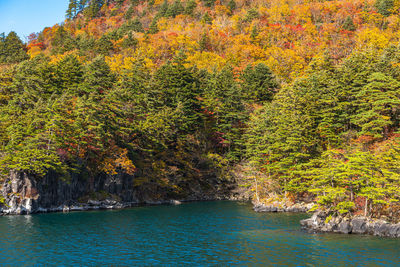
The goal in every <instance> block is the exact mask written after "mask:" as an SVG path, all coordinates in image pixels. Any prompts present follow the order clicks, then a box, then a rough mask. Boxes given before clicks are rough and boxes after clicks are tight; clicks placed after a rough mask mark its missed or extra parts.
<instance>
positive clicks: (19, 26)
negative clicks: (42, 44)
mask: <svg viewBox="0 0 400 267" xmlns="http://www.w3.org/2000/svg"><path fill="white" fill-rule="evenodd" d="M68 2H69V1H68V0H0V33H2V32H5V33H6V34H7V33H8V32H10V31H15V32H17V34H18V35H19V37H21V39H22V40H24V41H25V37H26V36H28V35H29V34H31V33H32V32H40V31H41V30H43V28H44V27H47V26H52V25H54V24H56V23H60V22H63V21H64V19H65V11H66V10H67V7H68Z"/></svg>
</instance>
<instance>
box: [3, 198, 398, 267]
mask: <svg viewBox="0 0 400 267" xmlns="http://www.w3.org/2000/svg"><path fill="white" fill-rule="evenodd" d="M304 217H305V215H304V214H271V213H255V212H253V211H252V209H251V205H249V204H241V203H236V202H224V201H221V202H202V203H200V202H199V203H188V204H183V205H180V206H154V207H138V208H132V209H126V210H118V211H95V212H76V213H68V214H62V213H53V214H38V215H29V216H8V217H1V218H0V262H1V265H12V266H23V265H64V266H82V265H91V266H93V265H95V266H99V265H113V266H128V265H129V266H131V265H139V266H182V265H183V266H185V265H191V266H217V265H218V266H221V265H222V266H226V265H235V266H268V265H289V266H333V265H335V266H338V265H341V266H349V265H350V266H354V265H357V266H377V265H382V266H385V265H387V266H395V265H399V266H400V239H399V240H397V239H388V238H377V237H370V236H351V235H339V234H316V235H310V234H307V233H305V232H303V231H301V230H300V227H299V223H298V221H299V220H300V219H302V218H304Z"/></svg>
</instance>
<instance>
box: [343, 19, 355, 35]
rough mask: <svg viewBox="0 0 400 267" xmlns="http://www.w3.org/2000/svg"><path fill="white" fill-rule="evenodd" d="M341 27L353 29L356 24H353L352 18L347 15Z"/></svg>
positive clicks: (347, 29) (348, 29)
mask: <svg viewBox="0 0 400 267" xmlns="http://www.w3.org/2000/svg"><path fill="white" fill-rule="evenodd" d="M342 28H343V29H345V30H346V31H352V32H353V31H355V30H356V29H357V28H356V25H354V22H353V19H352V18H351V16H347V17H346V19H345V21H344V22H343V25H342Z"/></svg>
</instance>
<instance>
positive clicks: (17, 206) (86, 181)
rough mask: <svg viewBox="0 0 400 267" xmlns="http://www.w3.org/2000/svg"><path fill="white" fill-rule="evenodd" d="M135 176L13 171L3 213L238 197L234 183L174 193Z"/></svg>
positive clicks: (1, 188) (4, 187) (3, 188)
mask: <svg viewBox="0 0 400 267" xmlns="http://www.w3.org/2000/svg"><path fill="white" fill-rule="evenodd" d="M134 179H136V178H135V177H134V176H130V175H126V174H118V175H112V176H111V175H100V176H98V177H96V179H90V178H85V177H83V176H82V175H77V174H74V175H71V177H70V178H69V179H62V178H61V177H59V175H57V174H55V173H49V174H47V175H45V176H44V177H40V178H39V177H34V176H30V175H28V174H26V173H16V172H14V173H11V174H10V175H9V176H8V177H6V178H5V179H3V180H2V183H1V185H0V194H1V196H2V198H3V203H2V204H1V207H0V214H30V213H37V212H54V211H75V210H88V209H112V208H124V207H130V206H134V205H139V204H162V203H171V204H175V203H179V201H177V200H175V199H178V200H180V201H194V200H213V199H230V198H236V197H237V196H235V195H237V194H235V193H232V192H233V190H234V189H235V184H234V183H230V184H224V185H219V186H203V185H202V184H200V183H198V184H196V183H193V184H191V185H190V186H189V185H187V186H186V188H185V195H182V196H171V194H170V192H169V191H168V190H167V189H166V188H162V187H160V186H157V185H151V184H147V185H142V186H135V185H134Z"/></svg>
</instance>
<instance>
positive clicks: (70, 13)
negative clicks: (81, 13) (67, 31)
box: [66, 0, 78, 19]
mask: <svg viewBox="0 0 400 267" xmlns="http://www.w3.org/2000/svg"><path fill="white" fill-rule="evenodd" d="M77 13H78V1H77V0H70V1H69V5H68V9H67V12H66V17H67V19H73V18H74V17H75V16H76V14H77Z"/></svg>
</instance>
